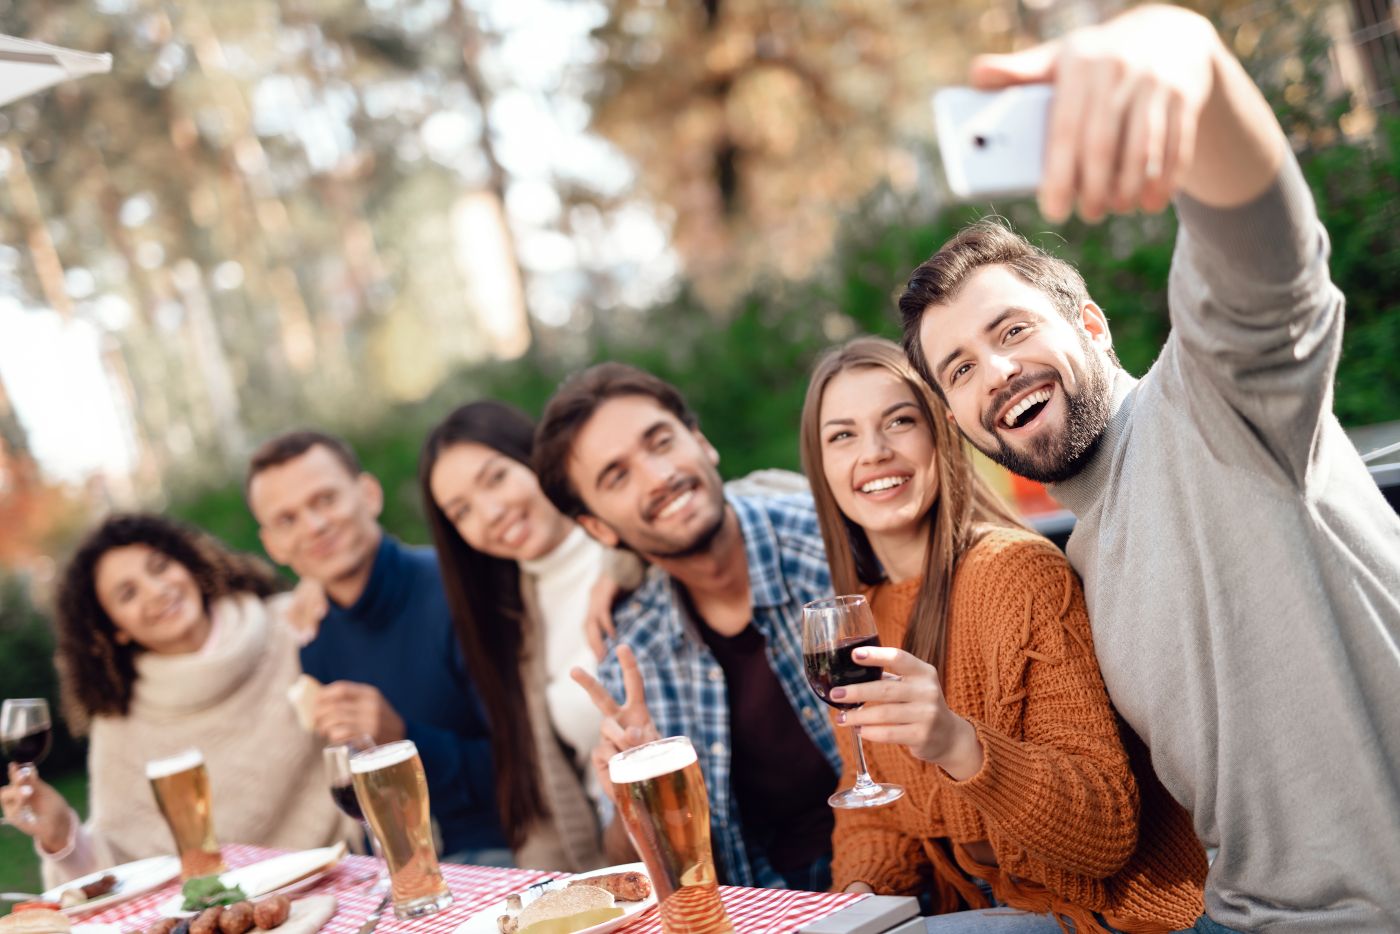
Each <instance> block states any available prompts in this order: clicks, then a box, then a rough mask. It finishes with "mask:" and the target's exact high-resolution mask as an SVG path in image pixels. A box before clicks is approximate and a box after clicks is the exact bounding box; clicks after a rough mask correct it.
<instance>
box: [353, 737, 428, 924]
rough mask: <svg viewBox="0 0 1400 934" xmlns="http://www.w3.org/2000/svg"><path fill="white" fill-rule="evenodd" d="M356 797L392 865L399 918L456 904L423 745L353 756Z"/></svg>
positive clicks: (385, 748) (390, 745)
mask: <svg viewBox="0 0 1400 934" xmlns="http://www.w3.org/2000/svg"><path fill="white" fill-rule="evenodd" d="M350 774H351V775H352V776H353V777H354V781H355V796H356V797H357V798H359V800H360V808H361V810H363V811H364V812H365V819H366V820H368V821H369V824H370V826H371V827H373V828H374V834H375V836H377V837H378V838H379V843H380V846H382V847H383V849H384V861H385V862H387V863H388V864H389V885H390V887H391V888H392V890H393V893H394V914H395V915H396V916H397V917H399V918H401V919H407V918H417V917H419V916H421V915H428V914H432V913H433V912H435V911H440V910H441V909H443V908H446V907H447V906H448V905H450V904H452V893H451V892H450V891H449V890H448V888H447V883H446V882H445V881H443V878H442V870H441V869H439V868H438V861H437V852H436V851H435V850H434V849H433V828H432V819H431V817H430V816H429V812H428V780H427V778H426V777H425V776H424V774H423V760H422V759H419V758H418V747H417V746H415V745H413V743H411V742H409V741H408V740H404V741H402V742H398V743H388V744H386V745H383V746H376V747H374V748H373V749H370V750H368V751H367V752H361V753H357V754H355V755H353V756H351V757H350Z"/></svg>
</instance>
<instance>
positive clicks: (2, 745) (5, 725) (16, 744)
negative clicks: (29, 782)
mask: <svg viewBox="0 0 1400 934" xmlns="http://www.w3.org/2000/svg"><path fill="white" fill-rule="evenodd" d="M52 741H53V726H52V721H51V720H50V719H49V702H48V701H46V700H44V699H43V698H42V697H15V698H11V699H9V700H7V701H5V703H4V705H3V706H0V752H3V753H4V754H5V758H6V759H8V760H10V761H11V762H13V763H15V764H16V765H18V766H19V776H18V777H19V778H28V777H30V776H31V775H33V774H34V766H36V765H38V764H39V763H40V762H43V761H44V757H45V756H47V755H48V754H49V745H50V743H51V742H52ZM19 820H20V822H21V823H25V824H32V823H33V822H34V809H33V808H31V807H30V806H29V804H28V802H26V803H25V805H24V807H22V808H21V809H20V812H19Z"/></svg>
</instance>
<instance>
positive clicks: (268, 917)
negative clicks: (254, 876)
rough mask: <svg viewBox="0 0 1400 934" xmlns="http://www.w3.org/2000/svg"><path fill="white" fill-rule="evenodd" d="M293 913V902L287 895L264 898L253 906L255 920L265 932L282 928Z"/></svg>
mask: <svg viewBox="0 0 1400 934" xmlns="http://www.w3.org/2000/svg"><path fill="white" fill-rule="evenodd" d="M291 913H292V900H291V899H290V898H288V897H287V896H285V895H274V896H272V897H271V898H264V899H263V900H262V901H260V902H258V903H257V904H256V905H254V906H253V920H254V921H255V922H256V923H257V925H258V927H259V928H260V929H262V930H264V931H270V930H272V929H273V928H275V927H278V926H280V925H281V924H282V922H283V921H286V920H287V916H288V915H290V914H291Z"/></svg>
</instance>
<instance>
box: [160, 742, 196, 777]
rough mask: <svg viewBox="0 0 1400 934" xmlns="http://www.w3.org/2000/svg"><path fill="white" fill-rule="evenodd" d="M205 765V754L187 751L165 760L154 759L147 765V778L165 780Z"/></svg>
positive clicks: (192, 750)
mask: <svg viewBox="0 0 1400 934" xmlns="http://www.w3.org/2000/svg"><path fill="white" fill-rule="evenodd" d="M203 764H204V753H202V752H200V751H199V750H198V749H186V750H185V751H184V752H177V753H176V754H175V755H173V756H168V757H166V758H164V759H152V760H151V761H150V762H147V763H146V777H147V778H165V777H166V776H168V775H175V774H177V773H179V772H184V771H186V770H187V769H192V768H194V767H195V766H197V765H203Z"/></svg>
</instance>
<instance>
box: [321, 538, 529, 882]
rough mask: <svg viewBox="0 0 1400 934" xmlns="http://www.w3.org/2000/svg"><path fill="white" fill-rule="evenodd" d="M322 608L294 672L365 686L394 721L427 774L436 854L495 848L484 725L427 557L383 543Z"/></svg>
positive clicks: (496, 822) (500, 840) (497, 833)
mask: <svg viewBox="0 0 1400 934" xmlns="http://www.w3.org/2000/svg"><path fill="white" fill-rule="evenodd" d="M330 607H331V608H330V612H329V613H327V614H326V618H325V619H324V620H323V621H322V622H321V628H320V631H319V632H317V634H316V638H315V639H314V640H312V641H311V643H310V644H308V645H307V646H306V647H305V648H303V649H302V650H301V664H302V668H303V669H304V670H305V671H306V673H307V674H309V675H311V676H312V677H313V678H316V679H317V680H318V681H321V682H324V683H327V684H329V683H330V682H332V681H357V682H360V683H361V684H371V685H373V686H374V687H376V688H378V689H379V691H380V693H381V694H383V695H384V698H385V700H387V701H388V702H389V705H390V706H391V707H393V708H394V710H395V711H396V712H397V713H398V715H399V716H400V717H402V718H403V721H404V725H405V728H406V729H407V732H408V738H409V739H411V740H413V742H414V743H415V744H416V745H417V746H418V754H419V756H420V757H421V758H422V760H423V769H424V771H425V772H427V775H428V794H429V796H430V797H431V799H432V810H433V817H434V818H436V819H437V822H438V825H439V826H440V827H441V828H442V843H443V852H444V853H447V854H452V853H458V852H461V851H463V850H476V849H488V848H493V847H505V846H506V841H505V836H504V835H503V834H502V833H501V827H500V819H499V817H498V813H497V810H496V791H495V774H494V772H493V770H492V768H491V738H490V727H489V725H488V723H487V721H486V715H485V712H484V711H483V710H482V707H481V702H480V700H479V699H478V698H477V695H476V691H475V690H474V689H473V687H472V682H471V676H470V675H469V674H467V671H466V667H465V665H464V664H463V661H462V653H461V650H460V648H459V647H458V644H457V639H456V637H455V635H454V634H453V631H452V614H451V613H449V612H448V609H447V597H446V596H445V595H444V593H443V590H442V576H441V572H440V571H439V569H438V563H437V557H436V555H435V554H434V553H433V550H432V549H431V548H410V547H407V546H405V545H403V544H402V543H400V542H398V541H395V540H394V539H393V538H390V537H389V536H388V535H384V536H383V537H382V539H381V541H380V544H379V551H378V552H377V553H376V554H375V557H374V568H373V569H372V570H371V571H370V576H369V583H368V584H367V585H366V586H365V592H364V593H363V594H361V595H360V599H359V600H357V601H355V603H354V604H353V605H352V606H349V607H341V606H338V605H337V604H336V603H335V602H334V601H331V604H330Z"/></svg>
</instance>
